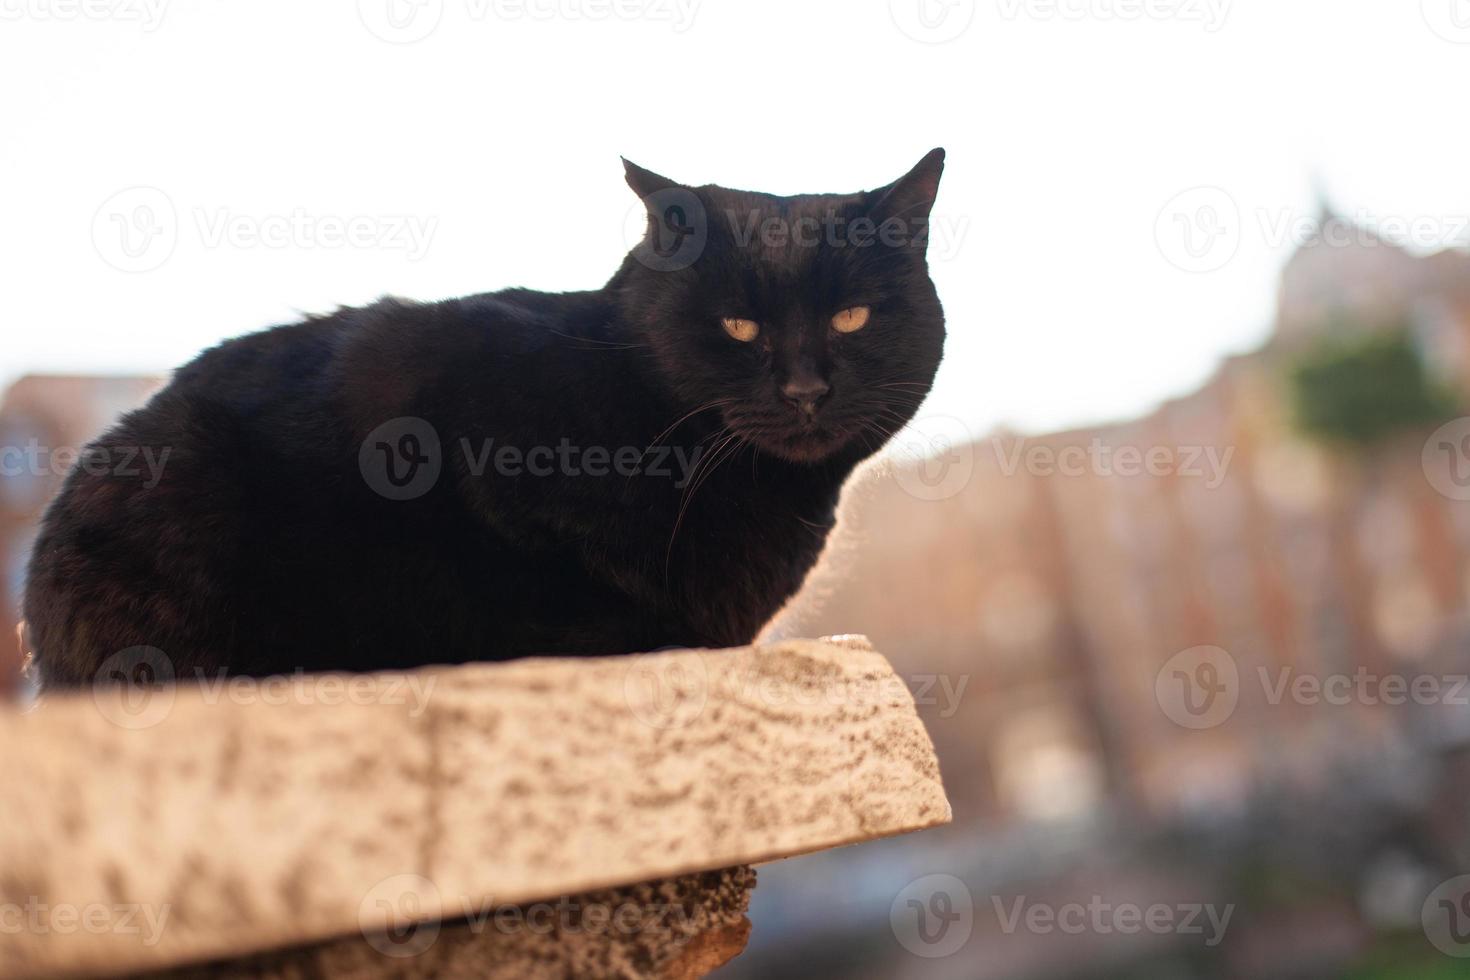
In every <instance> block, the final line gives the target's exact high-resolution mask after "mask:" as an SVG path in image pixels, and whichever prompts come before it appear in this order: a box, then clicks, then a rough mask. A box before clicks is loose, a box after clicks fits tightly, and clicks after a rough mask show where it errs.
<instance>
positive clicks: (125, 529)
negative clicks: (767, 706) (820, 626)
mask: <svg viewBox="0 0 1470 980" xmlns="http://www.w3.org/2000/svg"><path fill="white" fill-rule="evenodd" d="M943 165H944V152H943V151H942V150H935V151H934V152H932V153H930V154H929V155H928V156H926V157H925V158H924V159H923V161H921V162H920V163H919V165H918V166H917V167H916V168H915V169H914V170H913V171H912V172H910V173H909V174H908V175H907V176H905V177H903V178H901V179H900V180H898V181H896V182H895V183H893V184H891V185H889V186H887V187H884V188H881V189H879V190H876V191H871V192H866V193H857V194H846V195H803V196H797V197H776V196H772V195H768V194H758V193H752V192H745V191H734V190H727V189H724V188H720V187H714V186H705V187H685V186H683V185H679V184H675V183H673V182H671V181H669V180H666V179H664V178H662V177H659V176H657V175H655V174H652V173H650V172H648V171H646V170H643V169H642V168H640V167H637V166H635V165H633V164H631V163H629V164H627V177H628V183H629V184H630V185H631V186H632V188H633V189H634V191H636V192H637V193H638V194H639V196H640V197H641V198H643V200H644V202H645V203H646V205H647V206H648V210H649V223H648V233H647V236H646V238H645V239H644V241H643V243H642V244H641V245H640V246H639V247H638V248H637V249H635V250H634V252H633V253H632V254H630V255H629V256H628V258H627V260H626V261H625V262H624V263H623V266H622V268H621V269H620V270H619V271H618V273H617V274H616V275H615V276H614V277H613V278H612V281H611V282H609V283H608V284H607V286H605V287H604V288H602V289H600V290H596V291H592V292H582V293H566V294H561V295H553V294H547V293H536V292H530V291H527V290H521V289H513V290H508V291H506V292H501V293H493V294H488V295H481V296H471V297H466V298H463V299H455V300H446V301H444V302H439V303H430V304H418V303H409V302H403V301H400V300H394V299H384V300H382V301H380V302H378V303H376V304H374V305H372V306H369V307H367V308H364V309H343V310H339V311H338V312H337V313H334V314H332V315H330V316H324V317H318V318H312V319H308V320H306V321H305V322H303V323H297V324H292V325H288V326H281V327H276V328H274V329H271V330H267V331H264V332H261V333H257V334H252V335H249V336H246V337H241V338H238V339H236V340H232V341H228V342H226V343H224V344H221V345H220V346H218V347H216V348H214V349H212V350H210V351H207V352H205V353H204V354H202V355H201V356H200V357H199V358H197V359H196V360H195V361H193V362H192V363H191V364H189V365H187V366H185V367H184V368H182V369H180V370H179V371H178V372H177V374H176V375H175V377H174V379H173V381H172V383H171V384H170V385H169V386H168V387H167V388H166V389H164V390H163V391H162V392H160V393H159V394H158V395H157V396H156V397H155V398H154V399H153V400H152V401H151V402H150V403H149V404H148V405H147V406H146V407H144V408H143V409H141V410H139V411H136V412H133V413H132V414H130V415H128V416H126V417H125V418H124V419H123V420H122V421H121V422H120V423H119V424H118V425H117V426H116V427H114V428H113V429H112V430H111V431H109V432H108V433H107V434H106V435H104V436H103V437H102V438H101V439H99V440H98V441H97V442H96V443H94V444H93V445H92V446H91V447H89V449H88V450H87V452H86V453H85V454H84V457H83V461H82V463H81V465H79V466H78V468H77V469H76V470H75V471H74V472H72V473H71V475H70V476H69V477H68V479H67V480H66V483H65V486H64V487H63V489H62V491H61V493H60V495H59V496H58V497H57V499H56V500H55V501H54V502H53V503H52V505H51V507H50V509H49V510H48V511H47V513H46V517H45V520H44V524H43V526H42V529H41V534H40V536H39V538H38V540H37V541H36V546H35V550H34V553H33V554H32V556H31V565H30V574H29V581H28V585H27V590H26V596H25V615H26V618H27V621H28V623H29V636H30V642H31V646H32V650H33V652H34V654H35V658H36V663H37V664H38V666H39V668H40V674H41V677H42V682H43V684H44V685H45V686H47V687H52V688H55V687H64V686H70V685H76V684H82V683H89V682H91V681H93V679H94V678H95V677H96V676H97V674H98V671H99V669H100V668H101V667H102V666H103V665H104V664H106V663H116V660H111V661H110V660H109V658H114V657H115V656H116V655H118V654H119V653H120V652H122V651H128V653H126V654H124V656H125V657H126V656H138V655H139V654H138V651H137V649H135V648H152V649H153V650H157V651H162V654H163V655H164V656H166V657H167V658H168V661H169V663H170V664H171V666H172V668H173V669H174V670H176V671H177V672H178V674H179V676H180V677H181V678H183V677H189V676H193V674H194V673H195V672H201V671H202V672H208V673H210V674H211V675H215V674H217V673H219V672H222V671H223V672H229V673H241V674H256V675H262V674H275V673H288V672H291V671H293V670H297V669H306V670H336V669H341V670H354V671H357V670H378V669H390V668H407V667H413V666H417V665H422V664H428V663H458V662H464V661H471V660H503V659H508V658H512V657H519V656H523V655H527V654H543V653H544V654H564V655H566V654H609V653H624V652H633V651H642V650H651V649H656V648H660V647H666V646H713V647H722V646H733V645H740V644H745V643H748V642H750V641H751V639H752V638H753V637H754V636H755V635H756V633H757V632H758V630H759V629H760V628H761V626H762V625H763V624H764V623H765V622H766V621H767V620H768V619H769V618H770V617H771V616H772V615H773V614H775V613H776V612H777V611H778V610H779V609H780V608H781V606H782V605H783V604H784V603H785V602H786V601H787V600H788V599H789V598H791V596H792V595H793V594H794V593H795V592H796V591H797V589H798V588H799V587H800V585H801V583H802V580H803V579H804V578H805V576H806V574H807V572H808V571H809V570H810V569H811V568H812V566H813V565H814V564H815V563H816V561H817V559H818V557H819V555H820V553H821V551H822V547H823V544H824V542H825V541H826V539H827V535H828V532H829V531H830V530H831V528H832V525H833V521H834V513H835V509H836V505H837V499H838V494H839V492H840V490H841V488H842V485H843V482H844V481H845V480H846V479H847V477H848V476H849V475H850V474H851V473H852V471H853V468H854V467H855V466H856V465H857V464H858V463H859V462H861V461H862V460H863V459H865V458H866V457H868V456H870V455H871V454H872V453H874V452H875V451H876V450H877V449H878V448H879V447H880V446H881V445H882V444H883V443H884V442H885V441H886V440H887V439H888V438H889V437H890V436H891V435H892V434H893V433H894V432H895V431H896V430H897V429H899V428H900V427H901V426H902V425H904V423H906V422H907V421H909V419H911V418H912V417H913V415H914V413H915V411H916V410H917V408H918V406H919V404H920V402H921V401H922V400H923V398H924V397H925V395H926V394H927V393H928V391H929V387H930V385H931V383H932V381H933V378H934V373H935V370H936V368H937V367H938V365H939V360H940V356H941V353H942V349H943V345H944V315H943V311H942V309H941V307H940V304H939V299H938V296H937V295H936V293H935V289H934V285H933V283H932V282H931V281H930V278H929V274H928V266H927V261H926V258H925V243H926V234H925V232H926V231H927V224H928V218H929V214H930V210H931V208H932V206H933V203H934V197H935V194H936V193H937V191H938V187H939V179H940V174H941V172H942V170H943ZM145 447H146V448H147V449H149V451H150V452H152V453H153V456H152V458H154V459H162V460H164V461H165V462H164V465H163V467H162V472H161V474H159V475H157V478H156V479H149V475H150V474H149V472H148V471H144V470H141V469H140V468H136V467H126V466H123V465H120V464H121V461H123V460H124V459H126V458H131V457H132V455H134V454H136V452H137V451H138V450H141V449H143V448H145ZM165 452H166V453H167V455H166V456H164V455H163V454H164V453H165ZM144 652H145V653H146V652H147V651H144ZM149 655H150V656H158V654H156V653H152V654H149Z"/></svg>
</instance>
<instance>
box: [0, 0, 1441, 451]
mask: <svg viewBox="0 0 1470 980" xmlns="http://www.w3.org/2000/svg"><path fill="white" fill-rule="evenodd" d="M611 2H612V0H493V2H492V0H360V2H357V0H342V2H333V3H306V2H301V0H251V2H248V3H244V2H239V3H217V2H205V0H171V2H170V0H0V92H3V96H0V174H3V181H0V214H3V233H0V270H3V273H0V275H3V280H0V281H3V290H4V292H3V302H4V306H3V310H4V313H3V317H4V321H3V322H4V335H5V340H4V343H3V345H0V382H5V381H9V380H11V379H13V378H14V377H16V376H18V375H20V374H22V373H24V372H28V371H71V372H83V371H85V372H123V371H161V370H165V369H167V368H169V367H172V366H174V365H176V364H178V363H180V362H182V361H184V360H186V359H188V358H189V357H190V356H192V355H193V354H194V353H195V352H196V351H198V350H199V349H200V348H201V347H203V346H206V345H209V344H212V343H214V342H216V341H218V340H220V339H221V338H224V337H228V336H232V335H235V334H239V333H242V332H246V331H249V330H252V329H255V328H258V327H262V326H265V325H268V324H271V323H274V322H281V321H283V320H287V319H290V318H292V317H293V316H294V315H295V313H294V312H293V311H298V310H301V311H321V310H327V309H330V308H332V307H333V306H335V305H337V304H339V303H343V304H356V303H362V302H365V301H368V300H371V299H373V298H374V297H376V296H378V295H380V294H383V293H390V292H391V293H397V294H400V295H406V296H411V297H417V298H424V299H432V298H438V297H444V296H450V295H456V294H463V293H469V292H479V291H487V290H494V289H499V288H503V287H507V286H516V285H524V286H530V287H534V288H540V289H548V290H562V289H580V288H589V287H596V286H598V285H601V284H602V283H603V282H604V281H605V280H606V279H607V277H608V276H609V275H610V274H611V273H612V271H613V270H614V269H615V268H616V266H617V264H618V262H619V260H620V258H621V256H622V254H623V252H624V251H625V250H626V247H627V241H626V237H625V232H624V228H625V224H626V218H627V216H628V213H629V207H630V205H631V204H632V203H633V201H632V197H631V193H630V192H629V191H628V190H627V188H626V187H625V186H624V184H623V181H622V168H621V165H620V163H619V161H618V156H619V154H626V155H627V156H629V157H630V158H632V159H634V160H636V161H638V162H640V163H642V164H644V165H645V166H647V167H650V168H652V169H654V170H657V171H660V172H662V173H665V174H667V175H669V176H671V177H674V178H676V179H680V180H685V181H688V182H691V183H703V182H707V181H712V182H718V183H725V184H729V185H733V186H738V187H753V188H757V189H761V190H768V191H773V192H778V193H783V192H784V193H792V192H798V191H809V190H834V191H845V190H855V189H858V188H864V187H872V186H876V185H879V184H882V183H885V182H887V181H888V180H891V179H892V178H894V177H896V176H898V175H899V174H900V173H902V172H904V171H905V170H906V169H907V168H908V167H909V166H910V165H912V164H913V163H914V162H915V161H916V160H917V159H918V158H919V157H920V156H921V155H922V154H923V153H924V151H926V150H928V149H929V148H930V147H932V146H937V145H943V146H945V147H947V148H948V149H949V152H950V156H949V169H948V172H947V173H946V176H945V183H944V187H943V189H942V192H941V199H940V204H939V207H938V220H940V221H941V222H947V223H948V225H949V228H950V233H951V234H953V233H955V232H962V233H963V234H962V235H961V237H959V238H958V240H953V239H952V240H950V241H948V242H947V243H946V242H945V241H944V240H943V239H944V235H945V232H943V231H942V230H941V228H936V231H935V236H936V239H935V244H934V245H933V246H931V252H932V253H934V275H935V278H936V280H937V281H938V283H939V288H940V293H941V296H942V297H943V299H944V301H945V305H946V307H947V309H948V311H949V322H950V344H949V356H948V360H947V362H946V364H945V367H944V369H943V371H942V373H941V376H940V384H939V388H938V390H937V391H936V393H935V395H934V396H933V398H932V400H931V403H930V410H931V411H932V412H939V413H947V414H952V415H956V416H959V417H961V418H962V419H964V420H965V421H966V423H967V424H969V425H972V426H974V427H975V429H976V430H977V432H979V431H983V430H984V429H985V428H987V427H989V426H990V425H992V424H994V423H996V422H1001V421H1004V422H1008V423H1011V424H1014V425H1019V426H1022V427H1025V428H1033V429H1034V428H1051V427H1056V426H1061V425H1069V424H1073V423H1080V422H1085V421H1093V420H1099V419H1105V418H1110V417H1117V416H1123V415H1128V414H1131V413H1135V412H1138V411H1140V410H1143V409H1146V408H1148V407H1150V406H1151V405H1153V404H1155V403H1156V402H1157V401H1159V400H1160V399H1163V398H1166V397H1169V396H1172V395H1176V394H1181V393H1184V392H1186V391H1188V390H1189V389H1190V388H1191V387H1192V386H1194V385H1195V384H1197V383H1198V382H1199V381H1200V380H1202V379H1203V378H1204V377H1205V376H1207V375H1208V373H1209V372H1210V371H1211V369H1212V367H1213V366H1214V365H1215V363H1216V362H1217V361H1218V359H1219V358H1220V357H1221V356H1222V355H1223V354H1226V353H1229V352H1232V351H1239V350H1244V349H1248V348H1250V347H1251V346H1253V345H1255V344H1256V343H1257V342H1259V341H1260V340H1261V339H1262V338H1263V336H1264V335H1265V332H1266V330H1267V329H1268V326H1269V322H1270V316H1271V310H1272V305H1273V299H1274V293H1275V279H1276V275H1277V273H1278V271H1279V268H1280V265H1281V263H1282V262H1283V261H1284V260H1285V258H1286V257H1287V255H1288V254H1289V251H1290V241H1289V239H1288V238H1286V232H1285V231H1284V230H1283V226H1284V223H1285V222H1286V221H1288V220H1289V219H1290V218H1291V217H1292V216H1293V215H1311V214H1313V213H1314V212H1315V206H1314V195H1313V184H1312V180H1313V175H1314V174H1315V175H1318V176H1319V177H1320V180H1321V182H1322V183H1323V185H1324V186H1325V187H1326V188H1327V190H1328V191H1329V192H1330V194H1331V196H1332V198H1333V199H1334V201H1335V202H1336V204H1337V205H1338V207H1339V209H1340V210H1343V211H1346V212H1353V211H1356V210H1358V209H1365V210H1366V211H1368V212H1371V213H1373V214H1374V215H1378V216H1387V217H1389V218H1401V219H1420V220H1421V223H1422V222H1423V221H1425V220H1427V221H1428V222H1429V223H1430V226H1431V227H1432V228H1442V229H1443V237H1444V238H1445V239H1447V240H1459V241H1460V242H1461V243H1462V244H1463V243H1464V241H1465V240H1466V238H1467V237H1470V232H1467V231H1466V229H1465V227H1463V224H1464V223H1465V221H1466V219H1465V218H1464V217H1463V216H1466V215H1470V169H1467V162H1470V126H1467V125H1466V115H1465V112H1466V110H1465V106H1466V93H1467V92H1470V43H1467V42H1470V0H1423V2H1422V3H1421V0H1235V2H1233V3H1231V2H1229V0H1147V8H1146V9H1147V11H1148V12H1147V13H1145V14H1144V15H1143V16H1141V17H1139V16H1133V15H1134V14H1135V13H1136V12H1137V10H1138V9H1139V8H1141V7H1143V6H1144V3H1145V0H893V2H892V3H890V2H889V0H842V2H828V3H815V2H813V3H798V2H792V0H616V2H617V4H618V6H617V7H616V8H615V9H616V10H617V11H619V12H620V13H614V14H613V15H612V16H609V17H604V18H602V19H594V18H592V17H590V16H588V14H589V13H591V12H594V11H595V10H596V9H598V8H597V6H596V5H597V4H599V3H600V4H603V5H604V9H605V7H606V5H608V4H610V3H611ZM921 3H922V4H923V5H924V6H923V7H922V8H921V7H920V4H921ZM390 4H392V5H394V6H393V8H392V9H391V10H390ZM579 4H582V5H583V6H579ZM585 4H592V5H593V6H592V7H588V6H585ZM681 4H682V6H680V5H681ZM79 5H80V9H79ZM558 11H560V12H558ZM579 11H580V13H579ZM393 12H396V13H397V14H399V15H401V16H400V19H399V21H397V23H398V24H399V25H400V29H401V31H402V33H398V34H395V33H394V28H393V26H392V23H393V22H390V21H389V20H388V14H389V13H393ZM628 12H634V13H641V14H643V16H638V17H629V16H627V13H628ZM533 13H534V14H535V16H533ZM691 13H692V20H687V22H685V19H687V18H689V17H690V14H691ZM415 14H417V19H414V16H413V15H415ZM920 14H925V15H927V21H928V23H930V24H933V25H935V26H934V27H933V28H932V29H926V28H925V27H924V26H923V25H924V21H923V20H921V19H920V17H919V15H920ZM436 18H437V20H436ZM967 23H968V26H967V27H966V24H967ZM900 25H903V27H906V28H907V29H908V31H909V33H911V34H916V35H918V36H920V37H922V38H927V39H929V40H935V39H939V38H942V37H944V36H946V35H948V34H954V33H956V32H957V31H958V32H959V33H958V36H956V37H954V38H953V39H952V40H949V41H948V42H947V43H942V44H933V43H925V42H924V41H922V40H917V39H915V38H913V37H910V36H909V33H905V31H904V30H903V29H902V28H901V26H900ZM370 27H371V28H374V29H376V30H377V32H378V33H381V34H386V35H388V36H390V37H395V38H398V39H400V40H402V39H405V38H407V37H411V36H412V35H415V34H420V33H424V32H426V31H427V32H428V33H427V36H425V37H423V38H422V39H420V40H417V41H415V42H413V43H389V42H387V41H385V40H382V39H380V37H378V36H376V35H375V33H374V32H373V30H372V29H370ZM430 28H433V29H432V31H430V30H429V29H430ZM961 28H963V30H961ZM137 186H144V187H150V188H156V189H158V191H161V192H162V196H160V195H159V194H158V191H141V192H140V191H133V192H130V194H127V195H124V196H122V197H114V195H117V194H118V192H121V191H125V190H127V189H129V188H133V187H137ZM1200 186H1208V187H1217V188H1221V189H1223V190H1224V191H1225V192H1226V195H1227V196H1225V197H1224V198H1222V197H1221V196H1220V194H1219V192H1214V191H1211V192H1203V195H1201V194H1195V195H1192V196H1186V197H1184V198H1182V199H1180V201H1182V202H1183V204H1182V205H1181V204H1177V203H1176V206H1175V207H1176V209H1177V208H1179V207H1184V208H1185V209H1186V210H1185V212H1184V214H1185V217H1191V216H1192V218H1191V220H1197V221H1198V223H1199V225H1200V231H1201V233H1203V232H1207V231H1209V228H1207V227H1205V226H1206V225H1209V227H1219V228H1224V230H1225V232H1226V237H1225V239H1224V241H1225V243H1226V244H1225V245H1224V246H1222V248H1223V249H1224V251H1223V253H1222V252H1219V251H1216V252H1214V253H1211V254H1209V255H1206V256H1205V258H1204V260H1203V261H1202V263H1199V262H1195V261H1194V260H1191V259H1190V258H1189V257H1188V255H1187V253H1181V252H1180V248H1181V247H1182V244H1181V242H1179V241H1177V240H1171V239H1169V238H1168V235H1169V234H1173V235H1175V236H1176V239H1177V236H1179V235H1182V234H1183V233H1184V231H1185V230H1188V229H1186V228H1184V227H1183V226H1180V225H1177V224H1176V222H1177V221H1178V220H1179V216H1178V215H1176V214H1174V213H1173V212H1172V211H1163V219H1162V221H1161V220H1160V215H1161V211H1162V209H1165V207H1166V205H1168V204H1169V202H1170V201H1171V200H1172V199H1174V198H1175V196H1176V195H1178V194H1180V193H1181V192H1184V191H1187V190H1189V189H1190V188H1195V187H1200ZM1222 202H1223V203H1222ZM1232 206H1233V207H1234V208H1236V209H1238V213H1237V214H1232V213H1231V212H1230V209H1231V207H1232ZM140 207H142V208H143V210H141V211H140V210H139V208H140ZM1201 208H1204V210H1200V209H1201ZM1211 208H1213V210H1209V209H1211ZM1222 209H1223V213H1222ZM293 215H298V216H299V218H298V221H297V223H298V224H301V225H303V226H304V227H305V228H306V229H307V230H306V231H291V232H290V234H289V237H290V238H291V239H292V241H291V242H289V243H288V244H287V245H286V247H282V246H281V245H280V244H262V243H260V242H259V241H256V240H253V239H251V238H250V237H248V236H249V234H250V233H251V232H252V231H253V230H257V229H260V230H264V231H265V232H266V233H271V232H272V231H273V230H278V229H279V228H280V226H281V219H283V218H284V219H291V217H292V216H293ZM170 216H172V217H174V218H175V219H176V221H175V222H174V223H173V224H170V220H169V219H170ZM402 216H407V217H409V218H411V219H412V221H413V222H414V223H415V225H414V227H416V228H417V229H419V232H420V233H421V234H422V233H423V232H424V231H425V230H428V231H430V232H431V233H430V234H428V237H427V239H426V240H415V239H413V238H410V237H408V234H407V232H404V231H401V230H400V229H398V227H397V222H396V220H395V219H396V218H398V217H402ZM353 217H366V218H368V219H370V224H368V225H367V226H365V230H364V232H363V234H364V236H365V239H364V241H363V242H360V243H358V244H356V245H349V246H339V247H328V246H326V245H324V244H323V243H322V242H321V241H319V240H317V239H315V238H309V237H307V236H308V235H309V234H313V233H316V234H320V233H326V234H330V233H331V231H332V228H331V222H332V221H334V220H341V219H347V218H353ZM134 219H136V225H135V228H162V229H163V234H162V235H161V236H155V237H154V238H153V239H148V240H147V242H149V243H150V244H149V247H148V248H144V249H142V251H141V254H139V255H134V256H129V255H127V254H126V253H125V252H122V251H121V246H122V245H123V244H125V243H126V242H125V240H124V239H123V238H122V233H123V231H124V228H123V227H122V226H121V225H119V224H118V223H117V222H119V221H123V222H127V221H133V220H134ZM226 219H228V223H222V222H225V221H226ZM1216 219H1219V220H1216ZM323 222H326V224H325V225H324V224H323ZM1211 222H1213V224H1211ZM1156 227H1157V228H1158V229H1161V230H1162V233H1163V234H1164V238H1163V239H1162V240H1163V241H1164V247H1162V248H1161V246H1160V241H1161V239H1160V237H1159V235H1158V234H1156ZM288 231H289V229H288ZM134 233H135V234H136V231H135V232H134ZM1201 240H1202V241H1206V242H1208V241H1211V239H1201ZM127 241H130V242H131V243H132V245H133V246H134V247H135V251H136V250H138V249H139V248H141V246H140V245H139V244H138V243H139V241H140V240H139V239H137V238H134V239H130V240H127ZM160 242H161V243H162V244H161V245H160V244H159V243H160ZM385 242H386V244H387V245H389V246H392V247H382V245H383V244H384V243H385ZM1232 249H1237V251H1235V254H1234V257H1233V259H1231V258H1230V254H1231V250H1232ZM420 252H421V253H422V254H419V253H420ZM1171 257H1172V258H1175V259H1176V260H1178V261H1179V262H1180V263H1181V264H1184V265H1199V264H1203V265H1204V266H1206V267H1208V268H1209V271H1205V272H1190V271H1184V270H1182V269H1180V268H1178V267H1177V266H1176V264H1171V262H1170V261H1169V259H1170V258H1171ZM109 260H110V261H111V262H112V263H113V264H109ZM1227 260H1228V261H1227ZM118 265H120V266H123V267H131V266H136V267H142V268H143V271H131V272H129V271H121V270H120V269H119V268H117V267H115V266H118ZM1217 266H1218V267H1217Z"/></svg>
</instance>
